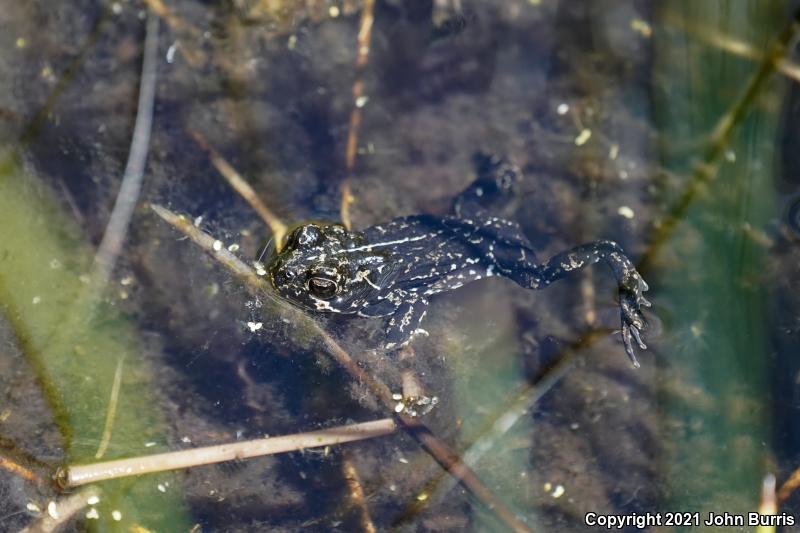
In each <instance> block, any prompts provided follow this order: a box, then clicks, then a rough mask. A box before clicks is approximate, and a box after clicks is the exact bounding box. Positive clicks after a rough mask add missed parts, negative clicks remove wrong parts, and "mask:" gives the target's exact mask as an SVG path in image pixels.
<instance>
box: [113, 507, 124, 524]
mask: <svg viewBox="0 0 800 533" xmlns="http://www.w3.org/2000/svg"><path fill="white" fill-rule="evenodd" d="M111 518H113V519H114V521H115V522H119V521H120V520H122V513H120V512H119V511H117V510H116V509H114V510H113V511H111Z"/></svg>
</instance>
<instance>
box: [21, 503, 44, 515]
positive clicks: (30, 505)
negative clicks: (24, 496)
mask: <svg viewBox="0 0 800 533" xmlns="http://www.w3.org/2000/svg"><path fill="white" fill-rule="evenodd" d="M25 508H26V509H28V510H29V511H31V512H32V513H41V512H42V510H41V509H40V508H39V506H38V505H36V504H35V503H33V502H28V505H26V506H25Z"/></svg>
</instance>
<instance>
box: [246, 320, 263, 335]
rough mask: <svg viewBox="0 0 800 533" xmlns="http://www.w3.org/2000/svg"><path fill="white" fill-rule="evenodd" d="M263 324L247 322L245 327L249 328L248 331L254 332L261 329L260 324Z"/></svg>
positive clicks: (261, 324)
mask: <svg viewBox="0 0 800 533" xmlns="http://www.w3.org/2000/svg"><path fill="white" fill-rule="evenodd" d="M263 325H264V324H263V323H262V322H248V323H247V327H248V328H250V331H252V332H253V333H255V332H256V331H258V330H260V329H261V326H263Z"/></svg>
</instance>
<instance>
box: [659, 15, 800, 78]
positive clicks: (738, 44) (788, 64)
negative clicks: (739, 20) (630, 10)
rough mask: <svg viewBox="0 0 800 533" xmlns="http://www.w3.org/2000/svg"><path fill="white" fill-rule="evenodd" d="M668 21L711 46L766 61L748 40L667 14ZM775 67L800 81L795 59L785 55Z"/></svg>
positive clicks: (753, 59) (758, 60)
mask: <svg viewBox="0 0 800 533" xmlns="http://www.w3.org/2000/svg"><path fill="white" fill-rule="evenodd" d="M666 21H668V22H671V23H673V24H675V25H678V26H681V28H682V29H684V30H686V31H687V33H689V34H691V35H692V36H693V37H695V38H697V39H699V40H701V41H703V42H705V43H707V44H710V45H711V46H716V47H717V48H719V49H720V50H722V51H724V52H728V53H730V54H733V55H736V56H739V57H743V58H745V59H750V60H752V61H756V62H760V61H765V56H764V54H762V53H761V51H760V50H758V49H757V48H756V47H755V46H753V45H752V44H750V43H748V42H746V41H741V40H739V39H736V38H734V37H731V36H730V35H725V34H722V33H719V32H716V31H714V30H713V29H712V28H709V27H707V26H704V27H702V28H700V27H698V26H697V25H695V24H692V23H690V22H688V21H685V20H682V19H680V18H679V17H673V16H667V18H666ZM775 69H776V70H777V71H778V72H780V73H781V74H783V75H784V76H786V77H788V78H790V79H792V80H794V81H797V82H800V65H798V64H797V63H795V62H794V61H791V60H790V59H787V58H785V57H783V58H780V59H776V60H775Z"/></svg>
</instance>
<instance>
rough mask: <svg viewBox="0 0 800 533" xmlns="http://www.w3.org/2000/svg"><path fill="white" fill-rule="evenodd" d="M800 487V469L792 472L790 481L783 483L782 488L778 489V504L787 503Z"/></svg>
mask: <svg viewBox="0 0 800 533" xmlns="http://www.w3.org/2000/svg"><path fill="white" fill-rule="evenodd" d="M797 487H800V468H798V469H797V470H795V471H794V472H792V475H791V476H789V479H787V480H786V481H784V482H783V485H781V488H780V489H778V502H779V503H786V501H787V500H788V499H789V497H790V496H791V495H792V494H793V493H794V491H796V490H797Z"/></svg>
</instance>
